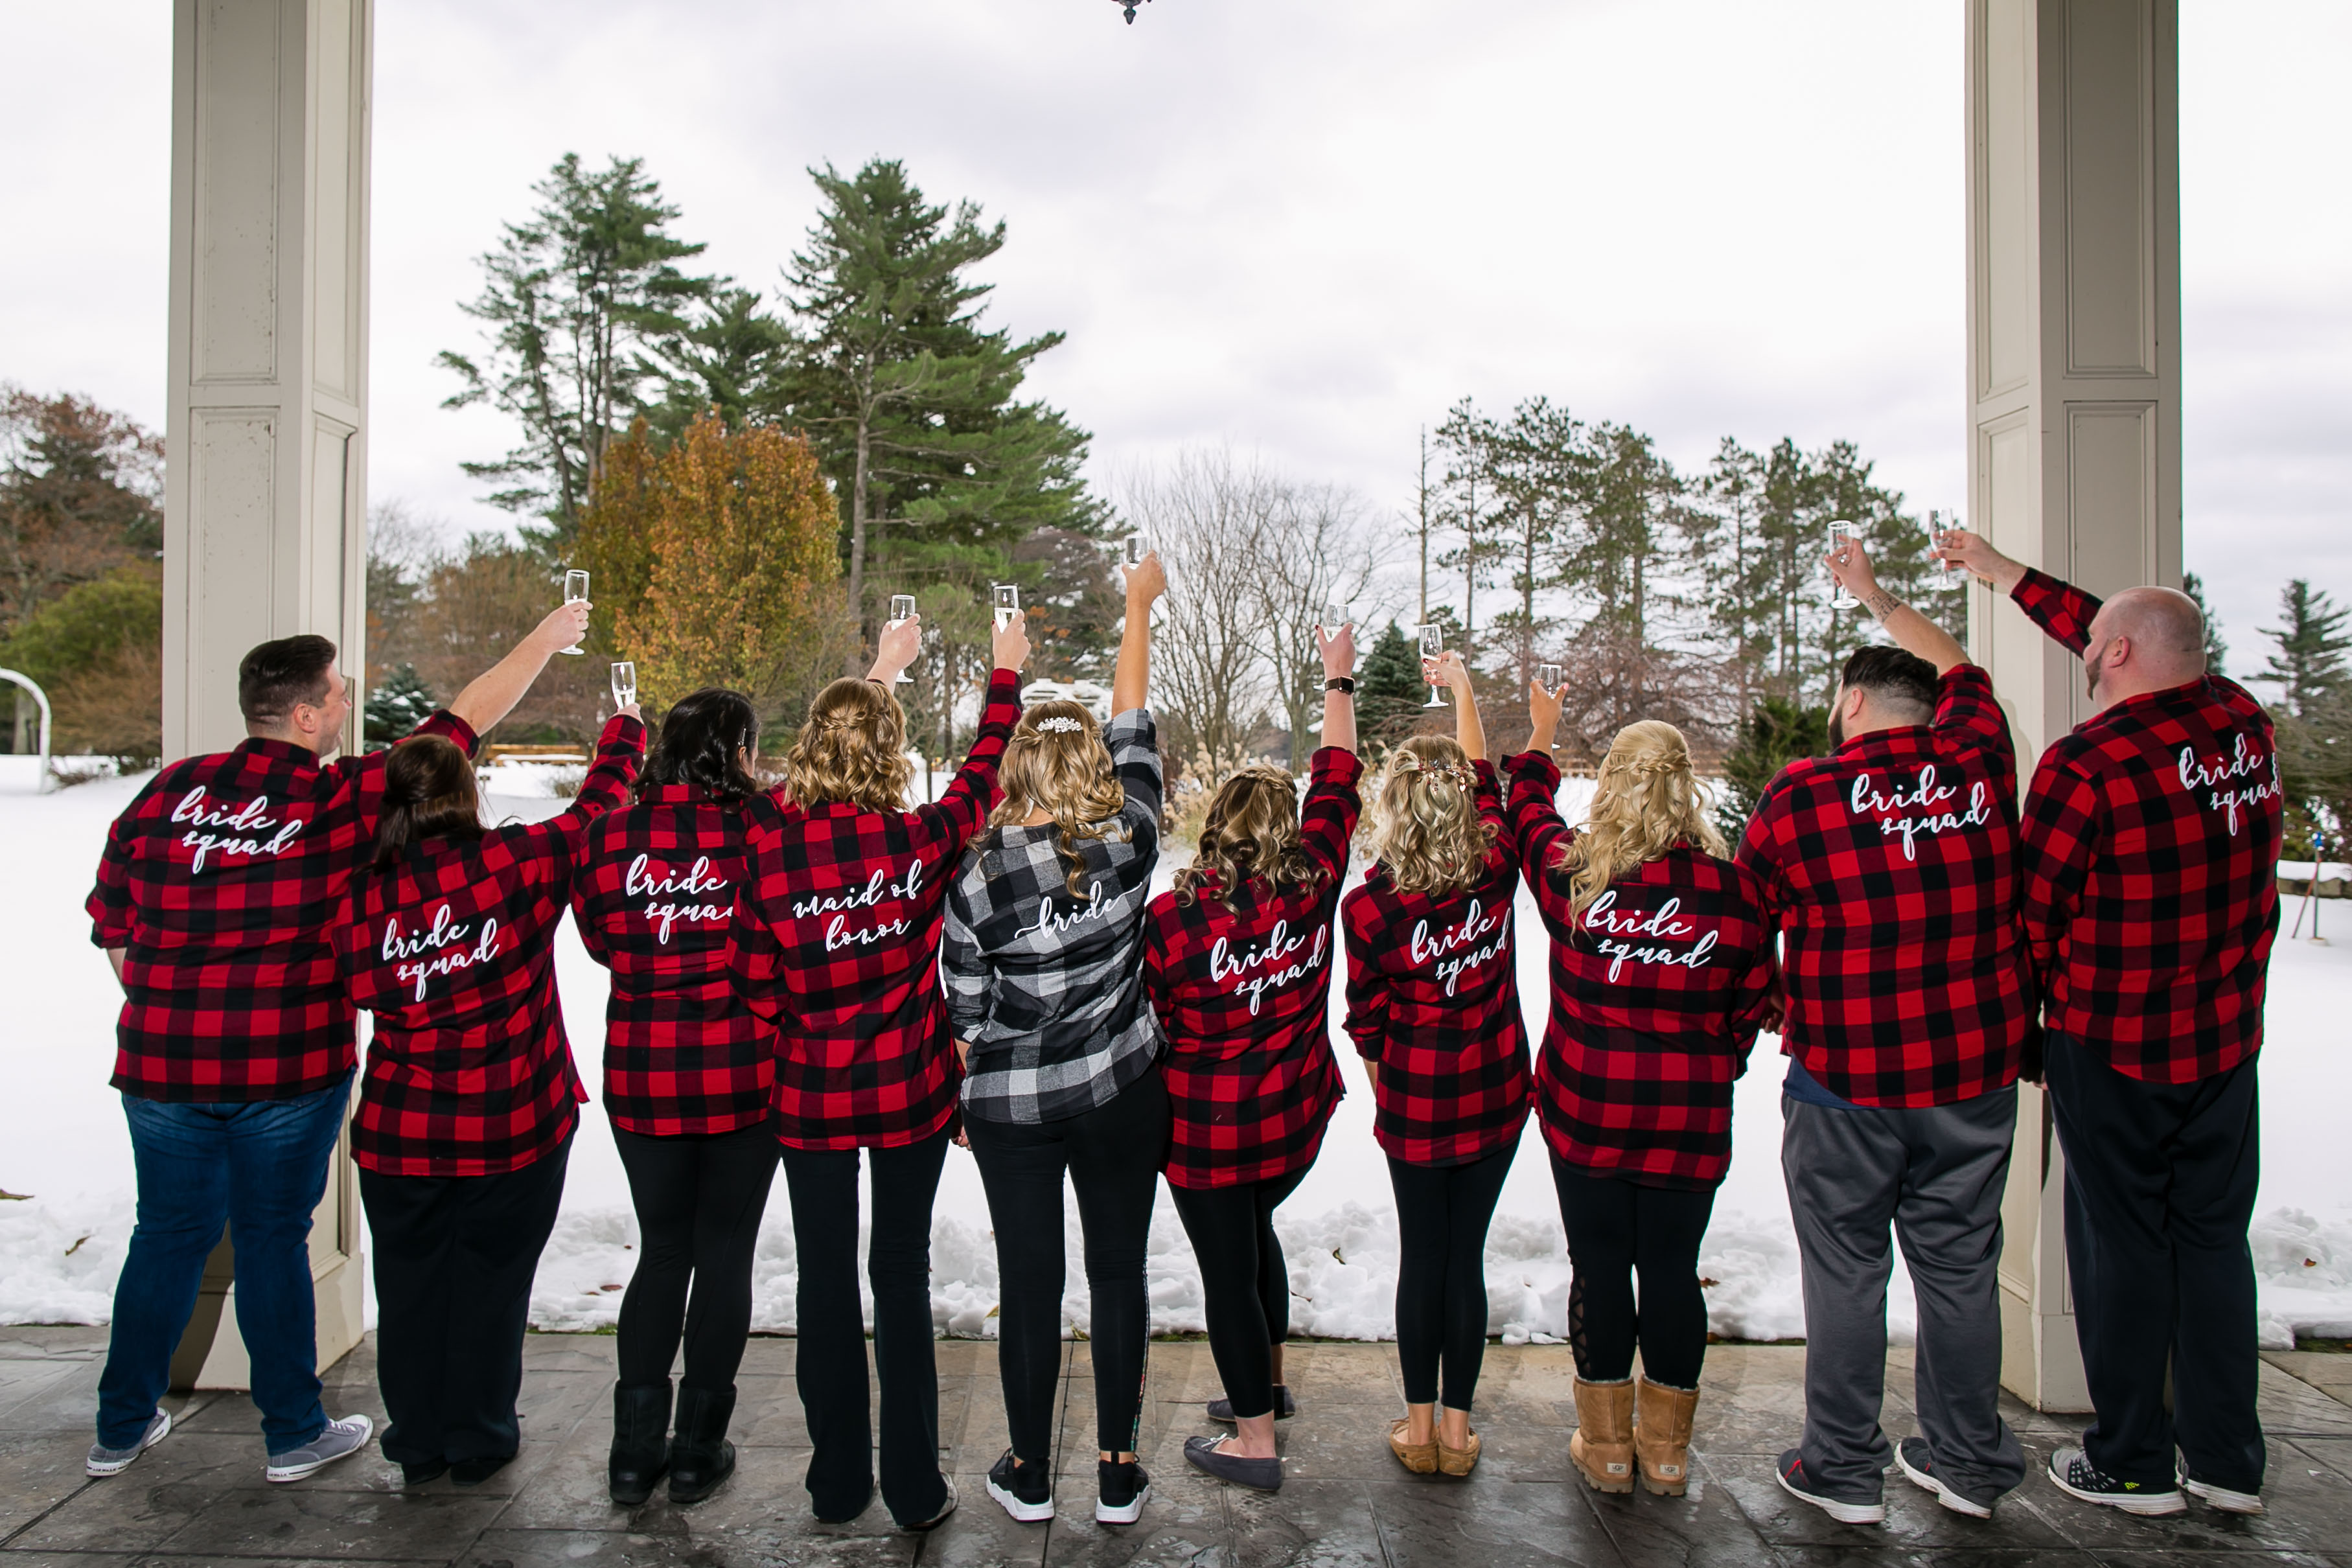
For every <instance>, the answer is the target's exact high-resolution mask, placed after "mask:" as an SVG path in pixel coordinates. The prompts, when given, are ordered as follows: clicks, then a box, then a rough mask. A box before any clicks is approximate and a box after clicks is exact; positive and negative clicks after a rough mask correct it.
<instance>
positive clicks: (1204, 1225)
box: [1168, 1168, 1307, 1416]
mask: <svg viewBox="0 0 2352 1568" xmlns="http://www.w3.org/2000/svg"><path fill="white" fill-rule="evenodd" d="M1306 1179H1307V1172H1306V1171H1305V1170H1304V1169H1303V1168H1302V1169H1299V1170H1297V1171H1293V1172H1291V1173H1289V1174H1288V1175H1286V1176H1276V1177H1275V1178H1274V1179H1273V1180H1272V1181H1267V1182H1238V1183H1235V1184H1234V1185H1232V1186H1230V1187H1179V1186H1176V1185H1174V1184H1171V1185H1170V1187H1169V1189H1168V1190H1169V1192H1170V1193H1171V1194H1173V1196H1174V1197H1175V1199H1176V1213H1177V1215H1178V1216H1179V1217H1180V1218H1181V1219H1182V1220H1183V1222H1184V1234H1185V1235H1186V1236H1189V1237H1192V1256H1193V1257H1194V1258H1196V1259H1198V1260H1199V1262H1200V1265H1201V1293H1202V1298H1203V1302H1204V1305H1205V1306H1206V1307H1207V1309H1208V1319H1209V1353H1210V1354H1211V1355H1213V1356H1214V1357H1215V1358H1216V1362H1217V1376H1218V1378H1219V1379H1220V1380H1221V1381H1223V1384H1224V1385H1225V1397H1226V1398H1227V1399H1228V1400H1231V1401H1232V1402H1233V1406H1234V1415H1242V1416H1248V1415H1268V1414H1270V1413H1271V1412H1272V1411H1273V1409H1274V1347H1275V1346H1276V1345H1278V1344H1280V1343H1282V1342H1283V1341H1285V1340H1286V1339H1288V1338H1289V1337H1290V1268H1289V1266H1288V1265H1287V1264H1286V1263H1285V1262H1284V1261H1283V1258H1282V1243H1281V1242H1280V1241H1278V1240H1276V1237H1275V1234H1274V1211H1275V1210H1276V1208H1278V1207H1280V1206H1281V1204H1282V1200H1283V1199H1285V1198H1286V1197H1288V1196H1289V1195H1290V1194H1292V1193H1294V1192H1297V1190H1298V1184H1299V1183H1301V1182H1303V1181H1305V1180H1306Z"/></svg>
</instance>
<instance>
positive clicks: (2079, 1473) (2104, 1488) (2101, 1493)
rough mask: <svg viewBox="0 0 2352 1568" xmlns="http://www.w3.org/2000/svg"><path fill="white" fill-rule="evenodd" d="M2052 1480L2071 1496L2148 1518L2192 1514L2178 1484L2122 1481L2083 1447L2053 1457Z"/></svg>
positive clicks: (2054, 1454)
mask: <svg viewBox="0 0 2352 1568" xmlns="http://www.w3.org/2000/svg"><path fill="white" fill-rule="evenodd" d="M2050 1479H2051V1480H2052V1481H2053V1483H2055V1484H2056V1486H2057V1488H2058V1489H2059V1490H2060V1491H2062V1492H2064V1493H2065V1494H2066V1495H2067V1496H2068V1497H2071V1498H2080V1499H2082V1500H2084V1502H2095V1503H2104V1504H2105V1505H2106V1506H2107V1507H2109V1508H2119V1509H2121V1510H2124V1512H2126V1513H2136V1514H2139V1515H2141V1516H2142V1517H2144V1518H2159V1517H2161V1516H2163V1515H2165V1514H2169V1513H2187V1512H2188V1511H2189V1504H2188V1502H2187V1501H2186V1500H2184V1499H2183V1498H2182V1497H2181V1495H2180V1489H2179V1486H2178V1485H2174V1486H2169V1487H2152V1486H2148V1485H2147V1484H2146V1483H2144V1482H2140V1481H2119V1480H2117V1479H2116V1478H2115V1477H2113V1476H2111V1475H2109V1474H2107V1473H2106V1472H2105V1470H2102V1469H2100V1468H2098V1467H2097V1466H2096V1465H2094V1464H2093V1463H2091V1460H2090V1457H2089V1456H2088V1455H2086V1454H2084V1452H2083V1450H2082V1449H2080V1448H2060V1449H2058V1450H2057V1451H2056V1452H2055V1453H2053V1454H2052V1455H2051V1456H2050Z"/></svg>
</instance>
